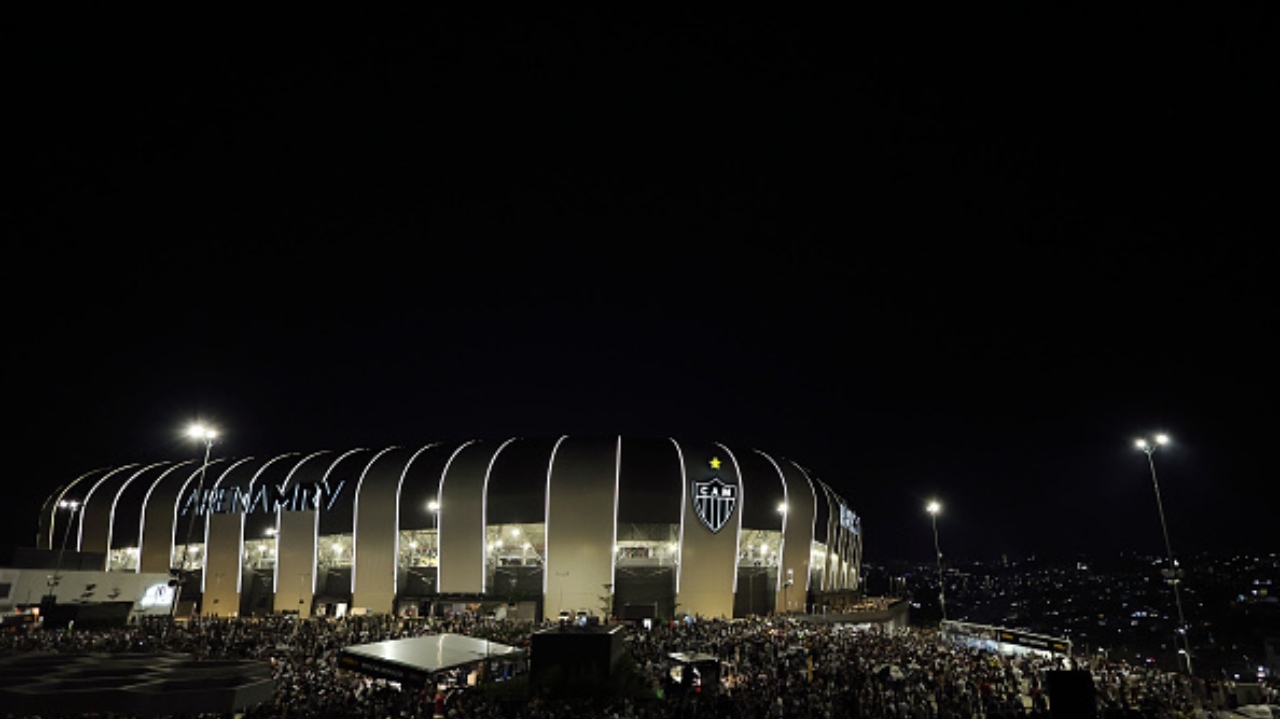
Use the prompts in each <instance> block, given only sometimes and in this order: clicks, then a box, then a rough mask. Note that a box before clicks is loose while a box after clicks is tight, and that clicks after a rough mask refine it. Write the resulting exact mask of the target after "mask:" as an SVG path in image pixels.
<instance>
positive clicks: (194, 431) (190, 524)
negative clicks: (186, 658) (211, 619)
mask: <svg viewBox="0 0 1280 719" xmlns="http://www.w3.org/2000/svg"><path fill="white" fill-rule="evenodd" d="M187 436H188V437H190V438H192V439H195V440H199V441H201V442H204V461H203V462H201V463H200V479H199V480H197V481H196V501H195V507H194V511H192V513H191V518H190V519H188V520H187V537H186V539H185V540H183V542H182V564H181V565H180V566H179V567H178V578H177V582H178V586H177V591H176V592H175V593H174V595H175V596H174V598H173V607H172V609H171V611H172V612H173V613H176V612H177V611H178V603H179V602H181V601H182V589H183V586H184V585H185V584H186V582H187V577H186V573H187V560H188V559H189V558H190V557H191V531H192V530H193V529H195V526H196V517H198V516H199V515H200V514H201V510H202V507H203V504H202V503H203V502H204V478H205V474H206V473H208V471H209V453H210V452H212V451H213V440H215V439H217V438H218V431H217V430H215V429H214V428H212V427H207V426H205V425H203V424H200V423H198V422H197V423H195V424H192V425H190V426H189V427H187Z"/></svg>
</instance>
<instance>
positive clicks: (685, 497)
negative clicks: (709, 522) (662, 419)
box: [667, 437, 737, 596]
mask: <svg viewBox="0 0 1280 719" xmlns="http://www.w3.org/2000/svg"><path fill="white" fill-rule="evenodd" d="M667 439H669V440H671V444H673V445H675V448H676V456H677V457H679V458H680V541H679V544H678V546H677V548H676V596H679V595H680V575H681V574H683V573H684V561H683V558H684V515H685V512H686V511H688V509H687V508H688V505H689V476H688V473H687V472H686V471H685V469H684V452H682V451H680V443H679V442H677V441H676V440H675V438H674V437H668V438H667ZM736 559H737V557H736V554H735V561H736Z"/></svg>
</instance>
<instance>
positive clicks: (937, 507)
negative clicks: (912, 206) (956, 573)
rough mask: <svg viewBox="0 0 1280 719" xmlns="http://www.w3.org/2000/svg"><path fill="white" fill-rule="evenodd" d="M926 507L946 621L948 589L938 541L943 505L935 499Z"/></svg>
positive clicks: (943, 618) (939, 604) (943, 614)
mask: <svg viewBox="0 0 1280 719" xmlns="http://www.w3.org/2000/svg"><path fill="white" fill-rule="evenodd" d="M925 509H926V510H927V511H928V512H929V516H930V517H932V518H933V550H934V551H935V552H936V553H937V555H938V607H939V608H941V609H942V621H944V622H945V621H947V591H946V585H945V584H944V583H943V581H942V545H940V544H939V543H938V513H939V512H941V511H942V505H941V504H939V503H938V500H936V499H935V500H932V501H930V502H929V506H927V507H925Z"/></svg>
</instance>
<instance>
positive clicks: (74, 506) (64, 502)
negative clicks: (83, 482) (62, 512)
mask: <svg viewBox="0 0 1280 719" xmlns="http://www.w3.org/2000/svg"><path fill="white" fill-rule="evenodd" d="M58 509H66V510H69V516H68V517H67V528H66V529H64V530H62V546H60V547H59V548H58V563H57V564H56V565H55V566H54V569H53V576H52V577H50V578H49V593H50V594H53V589H54V588H55V587H57V586H58V585H59V584H60V583H61V582H62V555H63V554H66V551H67V538H68V537H70V536H71V525H72V524H75V521H76V510H78V509H80V502H78V501H76V500H74V499H60V500H58Z"/></svg>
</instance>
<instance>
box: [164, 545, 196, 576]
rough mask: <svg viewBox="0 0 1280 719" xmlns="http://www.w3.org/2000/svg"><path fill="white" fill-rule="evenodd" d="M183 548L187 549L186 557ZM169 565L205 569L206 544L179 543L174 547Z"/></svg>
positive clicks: (180, 567)
mask: <svg viewBox="0 0 1280 719" xmlns="http://www.w3.org/2000/svg"><path fill="white" fill-rule="evenodd" d="M183 550H186V559H185V560H184V559H183ZM169 566H170V567H176V568H178V569H183V570H188V571H190V570H196V569H204V544H203V543H201V544H186V545H183V544H178V545H175V546H174V548H173V554H172V556H171V557H170V558H169Z"/></svg>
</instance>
